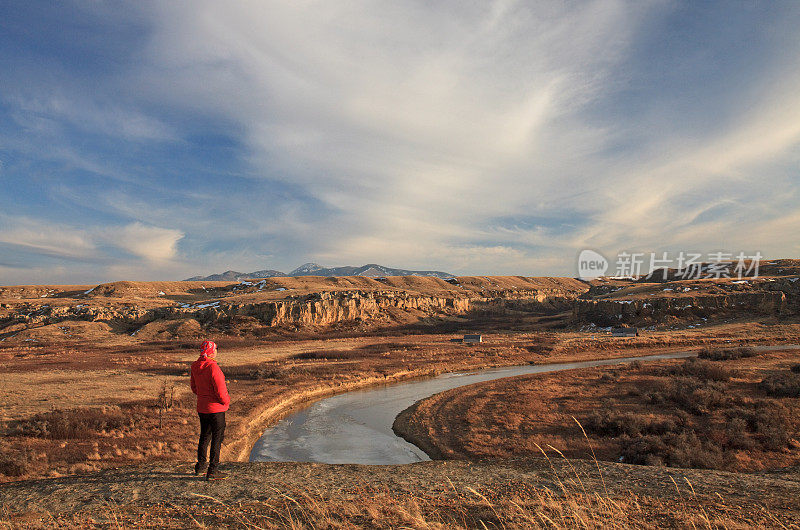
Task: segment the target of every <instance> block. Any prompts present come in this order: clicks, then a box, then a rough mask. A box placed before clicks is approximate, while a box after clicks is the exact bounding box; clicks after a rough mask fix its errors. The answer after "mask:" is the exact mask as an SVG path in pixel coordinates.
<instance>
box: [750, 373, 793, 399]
mask: <svg viewBox="0 0 800 530" xmlns="http://www.w3.org/2000/svg"><path fill="white" fill-rule="evenodd" d="M758 386H759V388H761V390H763V391H764V392H766V393H767V394H768V395H770V396H773V397H800V373H794V372H789V373H777V374H772V375H768V376H767V377H765V378H764V379H762V380H761V382H760V383H759V384H758Z"/></svg>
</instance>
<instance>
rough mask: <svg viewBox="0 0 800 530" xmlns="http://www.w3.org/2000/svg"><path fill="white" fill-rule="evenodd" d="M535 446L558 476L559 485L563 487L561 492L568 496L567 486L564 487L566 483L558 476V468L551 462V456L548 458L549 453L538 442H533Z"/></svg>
mask: <svg viewBox="0 0 800 530" xmlns="http://www.w3.org/2000/svg"><path fill="white" fill-rule="evenodd" d="M533 445H535V446H536V448H537V449H538V450H539V451H540V452H541V453H542V454H543V455H544V457H545V459H547V463H548V464H550V469H552V470H553V474H554V475H555V476H556V482H558V485H559V486H560V487H561V491H562V492H563V493H564V495H566V494H567V488H566V486H564V483H563V482H562V481H561V476H560V475H559V474H558V471H556V467H555V466H554V465H553V461H552V460H550V457H549V456H547V453H546V452H545V450H544V449H542V446H540V445H539V444H537V443H536V442H533Z"/></svg>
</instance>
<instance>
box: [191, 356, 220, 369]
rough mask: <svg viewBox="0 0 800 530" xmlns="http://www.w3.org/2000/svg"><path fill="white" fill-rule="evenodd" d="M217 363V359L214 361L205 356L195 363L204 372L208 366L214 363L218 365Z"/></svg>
mask: <svg viewBox="0 0 800 530" xmlns="http://www.w3.org/2000/svg"><path fill="white" fill-rule="evenodd" d="M216 362H217V361H216V359H212V358H210V357H207V356H205V355H201V356H200V357H198V358H197V360H196V361H195V364H196V365H197V367H198V368H200V369H201V370H202V369H203V368H205V367H206V366H208V365H210V364H212V363H216Z"/></svg>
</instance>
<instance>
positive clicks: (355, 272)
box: [184, 263, 454, 282]
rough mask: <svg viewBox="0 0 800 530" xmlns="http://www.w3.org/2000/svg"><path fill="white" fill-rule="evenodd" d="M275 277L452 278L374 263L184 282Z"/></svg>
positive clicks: (216, 276)
mask: <svg viewBox="0 0 800 530" xmlns="http://www.w3.org/2000/svg"><path fill="white" fill-rule="evenodd" d="M275 276H367V277H370V278H380V277H383V276H432V277H434V278H453V277H454V276H453V275H452V274H450V273H448V272H441V271H412V270H406V269H394V268H391V267H384V266H383V265H378V264H375V263H368V264H367V265H362V266H361V267H353V266H346V267H323V266H322V265H317V264H316V263H305V264H303V265H300V266H299V267H297V268H296V269H295V270H293V271H292V272H290V273H289V274H286V273H285V272H281V271H276V270H271V269H266V270H261V271H255V272H237V271H225V272H222V273H220V274H211V275H210V276H192V277H191V278H187V279H186V280H184V281H187V282H195V281H202V282H217V281H236V280H244V279H247V278H270V277H275Z"/></svg>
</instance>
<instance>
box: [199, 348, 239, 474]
mask: <svg viewBox="0 0 800 530" xmlns="http://www.w3.org/2000/svg"><path fill="white" fill-rule="evenodd" d="M216 358H217V345H216V344H215V343H214V342H212V341H210V340H207V341H205V342H203V344H202V346H201V347H200V357H199V358H198V359H197V360H196V361H195V362H194V363H192V376H191V377H192V379H191V385H192V392H194V393H195V394H197V414H198V415H199V416H200V442H199V443H198V444H197V463H196V464H195V465H194V473H195V475H199V474H200V473H203V472H206V479H207V480H217V479H221V478H226V477H227V475H226V474H225V473H222V472H220V471H217V466H218V465H219V451H220V447H221V446H222V439H223V438H224V436H225V411H226V410H228V405H230V402H231V398H230V396H228V389H227V388H226V387H225V375H224V374H223V373H222V370H221V369H220V367H219V365H218V364H217V361H216ZM209 442H211V455H210V458H209V461H208V468H206V454H207V453H208V444H209Z"/></svg>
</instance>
